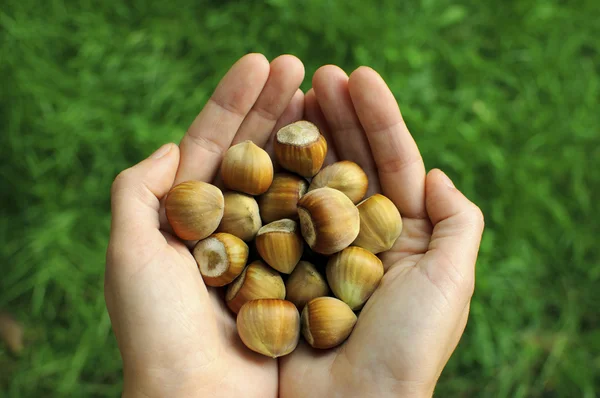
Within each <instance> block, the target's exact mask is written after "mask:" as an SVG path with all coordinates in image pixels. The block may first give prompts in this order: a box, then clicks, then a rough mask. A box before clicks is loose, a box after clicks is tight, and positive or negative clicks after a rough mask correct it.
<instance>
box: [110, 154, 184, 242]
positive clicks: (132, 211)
mask: <svg viewBox="0 0 600 398" xmlns="http://www.w3.org/2000/svg"><path fill="white" fill-rule="evenodd" d="M178 164H179V147H178V146H177V145H175V144H171V143H169V144H165V145H163V146H162V147H160V148H159V149H158V150H157V151H156V152H154V153H153V154H152V155H150V156H149V157H148V158H147V159H144V160H143V161H141V162H140V163H138V164H136V165H135V166H133V167H130V168H128V169H126V170H124V171H122V172H121V173H120V174H119V175H118V176H117V178H115V181H114V182H113V185H112V190H111V207H112V226H111V241H112V242H119V243H122V244H124V245H127V246H131V245H133V244H135V243H138V241H139V240H140V239H143V240H144V241H145V242H147V241H148V240H151V239H154V238H160V239H163V240H164V238H163V237H162V234H161V233H160V232H159V230H158V229H159V209H160V199H161V198H162V197H163V196H165V195H166V194H167V192H169V189H171V186H172V185H173V181H174V180H175V174H176V173H177V166H178Z"/></svg>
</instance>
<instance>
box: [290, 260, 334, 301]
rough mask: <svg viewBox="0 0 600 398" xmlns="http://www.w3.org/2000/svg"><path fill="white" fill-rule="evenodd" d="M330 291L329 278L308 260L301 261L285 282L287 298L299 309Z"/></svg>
mask: <svg viewBox="0 0 600 398" xmlns="http://www.w3.org/2000/svg"><path fill="white" fill-rule="evenodd" d="M328 293H329V286H328V285H327V280H325V277H324V276H323V275H321V273H320V272H319V271H318V270H317V268H316V267H315V266H314V265H312V264H311V263H309V262H308V261H300V262H299V263H298V265H297V266H296V268H295V269H294V272H292V273H291V275H290V277H289V278H288V280H287V281H286V282H285V294H286V295H285V299H286V300H289V301H291V302H292V303H294V304H295V305H296V307H298V309H299V310H302V308H304V306H305V305H306V303H308V302H309V301H310V300H312V299H314V298H317V297H323V296H327V294H328Z"/></svg>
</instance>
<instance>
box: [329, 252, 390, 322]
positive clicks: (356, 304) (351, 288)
mask: <svg viewBox="0 0 600 398" xmlns="http://www.w3.org/2000/svg"><path fill="white" fill-rule="evenodd" d="M325 273H326V274H327V282H329V287H331V291H333V294H335V295H336V297H338V298H339V299H340V300H342V301H343V302H344V303H346V304H348V306H349V307H350V308H351V309H353V310H357V309H359V308H361V307H362V306H363V305H364V303H365V302H366V301H367V300H368V299H369V297H371V294H373V292H374V291H375V289H377V286H379V282H380V281H381V278H383V263H382V262H381V260H380V259H379V258H378V257H377V256H376V255H374V254H373V253H371V252H370V251H368V250H365V249H363V248H362V247H356V246H350V247H348V248H346V249H344V250H342V251H341V252H339V253H336V254H334V255H333V256H331V258H330V259H329V262H328V263H327V267H326V269H325Z"/></svg>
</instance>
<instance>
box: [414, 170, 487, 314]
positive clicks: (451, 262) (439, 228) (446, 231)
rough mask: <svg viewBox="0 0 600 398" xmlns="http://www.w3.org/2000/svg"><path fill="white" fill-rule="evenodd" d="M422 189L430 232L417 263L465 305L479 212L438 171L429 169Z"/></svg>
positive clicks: (470, 288)
mask: <svg viewBox="0 0 600 398" xmlns="http://www.w3.org/2000/svg"><path fill="white" fill-rule="evenodd" d="M425 189H426V205H427V212H428V214H429V217H430V219H431V223H432V224H433V233H432V235H431V241H430V243H429V247H428V251H427V253H426V254H425V256H424V257H423V259H422V261H420V262H419V266H422V267H423V268H424V271H425V272H426V275H427V276H428V277H429V279H430V280H431V281H432V282H433V283H434V284H436V285H437V286H438V287H439V288H440V290H441V291H444V292H453V293H455V294H452V295H451V297H459V298H460V299H461V302H464V304H463V305H465V304H466V302H468V300H470V299H471V295H472V294H473V288H474V283H475V262H476V260H477V253H478V251H479V244H480V242H481V235H482V233H483V227H484V221H483V214H482V213H481V210H479V208H478V207H477V206H476V205H475V204H473V203H472V202H471V201H469V200H468V199H467V198H466V197H465V196H464V195H463V194H462V193H461V192H460V191H458V190H457V189H456V188H455V187H454V185H453V184H452V181H450V179H449V178H448V177H447V176H446V175H445V174H444V173H443V172H442V171H441V170H437V169H435V170H432V171H430V172H429V174H428V175H427V181H426V187H425Z"/></svg>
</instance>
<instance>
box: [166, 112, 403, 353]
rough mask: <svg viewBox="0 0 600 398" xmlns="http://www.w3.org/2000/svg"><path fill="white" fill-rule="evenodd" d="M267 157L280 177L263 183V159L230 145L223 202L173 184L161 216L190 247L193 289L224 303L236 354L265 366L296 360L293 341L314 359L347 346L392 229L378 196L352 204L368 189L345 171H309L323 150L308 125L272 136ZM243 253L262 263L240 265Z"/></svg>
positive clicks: (388, 209) (393, 218) (396, 217)
mask: <svg viewBox="0 0 600 398" xmlns="http://www.w3.org/2000/svg"><path fill="white" fill-rule="evenodd" d="M273 149H274V153H275V160H276V161H277V163H278V164H279V165H280V166H281V167H282V168H283V169H285V170H287V172H281V173H276V174H275V175H274V172H273V162H272V161H271V158H270V156H269V154H268V153H267V152H266V151H265V150H263V149H262V148H260V147H258V146H257V145H255V144H254V143H253V142H251V141H245V142H241V143H239V144H237V145H234V146H232V147H231V148H229V150H228V151H227V152H226V153H225V155H224V158H223V163H222V165H221V177H222V179H223V185H224V186H225V188H226V189H227V191H226V192H225V193H223V192H222V191H221V190H220V189H219V188H217V187H216V186H214V185H211V184H208V183H205V182H201V181H187V182H183V183H181V184H179V185H176V186H175V187H173V188H172V189H171V191H170V192H169V194H168V195H167V198H166V201H165V209H166V214H167V218H168V220H169V223H170V225H171V227H172V229H173V231H174V232H175V234H177V236H178V237H179V238H181V239H183V240H186V241H196V240H197V241H198V243H197V244H196V245H195V246H194V248H193V255H194V258H195V259H196V262H197V263H198V268H199V270H200V274H201V275H202V278H203V279H204V283H205V284H206V285H207V286H214V287H221V286H226V285H228V286H227V288H226V292H225V294H224V297H225V301H226V303H227V306H228V307H229V308H230V309H231V311H232V312H233V313H235V314H237V321H236V324H237V331H238V334H239V336H240V338H241V340H242V341H243V342H244V344H245V345H246V346H247V347H248V348H249V349H251V350H253V351H255V352H258V353H260V354H263V355H266V356H269V357H272V358H277V357H279V356H282V355H286V354H289V353H291V352H292V351H293V350H294V349H295V348H296V346H297V345H298V341H299V338H300V334H301V333H302V335H303V336H304V338H305V339H306V341H307V342H308V343H309V344H310V345H311V346H312V347H315V348H321V349H327V348H332V347H335V346H337V345H339V344H341V343H342V342H344V340H346V338H348V336H349V335H350V333H351V332H352V329H353V328H354V325H355V323H356V320H357V316H356V314H355V311H358V310H360V309H361V308H362V307H363V306H364V304H365V303H366V301H367V300H368V299H369V297H370V296H371V294H372V293H373V292H374V291H375V289H376V288H377V286H378V285H379V282H380V281H381V278H382V277H383V273H384V268H383V264H382V262H381V260H380V259H379V258H378V257H377V254H378V253H382V252H384V251H386V250H389V249H390V248H391V247H392V245H393V244H394V242H395V241H396V239H397V238H398V236H400V233H401V231H402V219H401V217H400V213H399V212H398V209H397V208H396V206H395V205H394V204H393V203H392V202H391V201H390V200H389V199H388V198H386V197H385V196H383V195H380V194H375V195H373V196H370V197H368V198H367V199H365V200H362V199H363V197H364V196H365V194H366V192H367V187H368V179H367V175H366V174H365V172H364V171H363V170H362V169H361V168H360V166H358V165H357V164H356V163H353V162H350V161H340V162H336V163H333V164H330V165H328V166H326V167H324V168H323V169H321V167H322V165H323V162H324V160H325V155H326V153H327V142H326V141H325V138H324V137H323V135H321V133H320V132H319V129H318V128H317V127H316V126H315V125H314V124H312V123H310V122H307V121H298V122H295V123H292V124H290V125H287V126H285V127H283V128H281V129H280V130H279V131H278V132H277V133H276V136H275V137H274V148H273ZM307 179H311V180H310V182H309V181H308V180H307ZM255 196H257V198H255ZM361 200H362V201H361ZM247 242H253V245H251V247H249V246H248V243H247ZM252 246H253V247H252ZM306 246H308V248H307V247H306ZM254 251H255V252H256V256H257V257H258V256H260V259H262V260H259V259H257V260H255V261H251V262H249V258H250V259H252V257H253V254H252V253H251V252H254ZM306 260H308V261H306ZM323 269H324V272H321V271H322V270H323ZM323 274H324V275H323ZM330 289H331V292H332V293H333V296H335V297H332V295H331V294H330ZM300 314H301V315H300Z"/></svg>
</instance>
